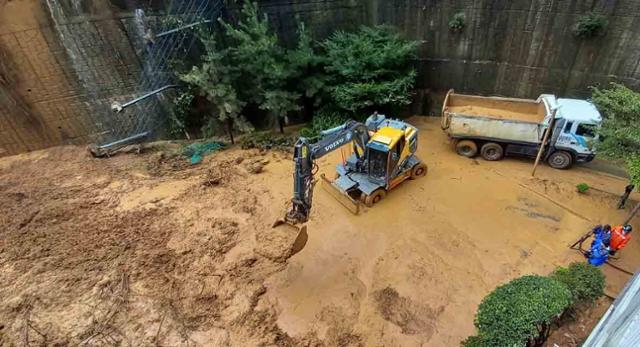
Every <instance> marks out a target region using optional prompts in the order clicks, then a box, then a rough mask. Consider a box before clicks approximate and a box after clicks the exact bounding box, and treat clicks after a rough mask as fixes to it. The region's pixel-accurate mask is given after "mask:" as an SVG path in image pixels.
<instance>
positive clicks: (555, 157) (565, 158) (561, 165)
mask: <svg viewBox="0 0 640 347" xmlns="http://www.w3.org/2000/svg"><path fill="white" fill-rule="evenodd" d="M547 163H549V166H551V167H552V168H554V169H560V170H566V169H568V168H570V167H571V165H573V157H572V156H571V153H569V152H565V151H555V152H553V153H551V155H550V156H549V159H547Z"/></svg>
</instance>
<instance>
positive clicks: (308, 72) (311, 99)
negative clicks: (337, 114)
mask: <svg viewBox="0 0 640 347" xmlns="http://www.w3.org/2000/svg"><path fill="white" fill-rule="evenodd" d="M298 23H299V24H298V31H297V32H298V43H297V46H296V47H295V48H294V49H292V50H290V51H289V52H288V53H287V61H288V64H289V66H290V67H291V69H292V70H293V72H294V74H293V76H292V77H291V80H290V83H291V84H292V85H293V86H294V88H295V89H296V90H297V91H298V92H299V93H300V94H301V95H302V96H303V104H304V108H305V114H307V115H311V114H312V113H313V111H314V109H315V108H316V107H317V106H319V105H320V102H321V101H322V99H323V94H324V93H325V92H326V90H325V89H326V85H327V80H328V76H327V74H326V73H325V72H324V65H325V61H326V59H325V57H324V55H323V54H322V52H321V51H320V47H318V44H317V43H316V42H315V41H314V40H313V39H312V38H311V35H310V34H309V31H308V30H307V28H306V26H305V24H304V22H301V21H299V22H298Z"/></svg>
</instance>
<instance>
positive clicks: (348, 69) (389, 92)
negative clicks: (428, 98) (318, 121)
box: [323, 26, 418, 114]
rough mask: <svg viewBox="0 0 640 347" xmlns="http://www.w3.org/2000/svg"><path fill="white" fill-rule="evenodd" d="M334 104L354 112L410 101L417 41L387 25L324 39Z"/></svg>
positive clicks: (365, 28)
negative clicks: (406, 37)
mask: <svg viewBox="0 0 640 347" xmlns="http://www.w3.org/2000/svg"><path fill="white" fill-rule="evenodd" d="M323 47H324V49H325V51H326V67H325V71H326V72H327V73H329V75H330V76H331V81H330V82H329V90H330V96H331V99H332V101H333V103H334V105H335V106H336V107H338V108H340V109H342V110H345V111H349V112H350V113H352V114H355V113H359V112H363V111H367V112H368V111H371V110H372V109H374V108H377V107H382V108H385V107H391V108H393V107H398V106H402V105H406V104H409V103H410V99H411V98H410V93H411V90H412V88H413V85H414V82H415V77H416V71H415V69H414V68H413V64H412V59H413V58H415V55H416V50H417V47H418V43H417V42H415V41H409V40H406V39H404V38H402V37H401V36H400V34H398V33H397V32H396V31H395V30H394V29H393V28H391V27H388V26H376V27H362V28H360V30H359V31H357V32H355V33H347V32H343V31H338V32H336V33H334V34H333V35H332V36H331V37H329V38H328V39H327V40H325V41H324V43H323Z"/></svg>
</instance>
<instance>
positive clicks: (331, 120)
mask: <svg viewBox="0 0 640 347" xmlns="http://www.w3.org/2000/svg"><path fill="white" fill-rule="evenodd" d="M348 119H349V118H348V117H346V116H344V115H343V114H341V113H340V112H338V111H332V110H328V109H326V108H325V109H323V110H320V112H318V114H317V115H316V116H314V117H313V120H312V121H311V127H306V128H303V129H302V130H300V136H304V137H308V138H311V139H314V138H317V137H319V136H320V132H321V131H322V130H327V129H331V128H333V127H337V126H338V125H342V124H344V123H345V122H346V121H347V120H348Z"/></svg>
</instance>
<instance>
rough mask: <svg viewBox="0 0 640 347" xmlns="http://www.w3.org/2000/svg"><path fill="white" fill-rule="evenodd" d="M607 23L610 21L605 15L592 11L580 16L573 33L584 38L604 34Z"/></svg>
mask: <svg viewBox="0 0 640 347" xmlns="http://www.w3.org/2000/svg"><path fill="white" fill-rule="evenodd" d="M607 24H608V21H607V18H606V17H605V16H603V15H601V14H598V13H595V12H591V13H589V14H587V15H584V16H580V17H579V18H578V20H577V21H576V25H575V26H574V28H573V33H574V35H576V36H577V37H580V38H583V39H588V38H592V37H595V36H598V35H601V34H603V33H604V29H605V27H606V26H607Z"/></svg>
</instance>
